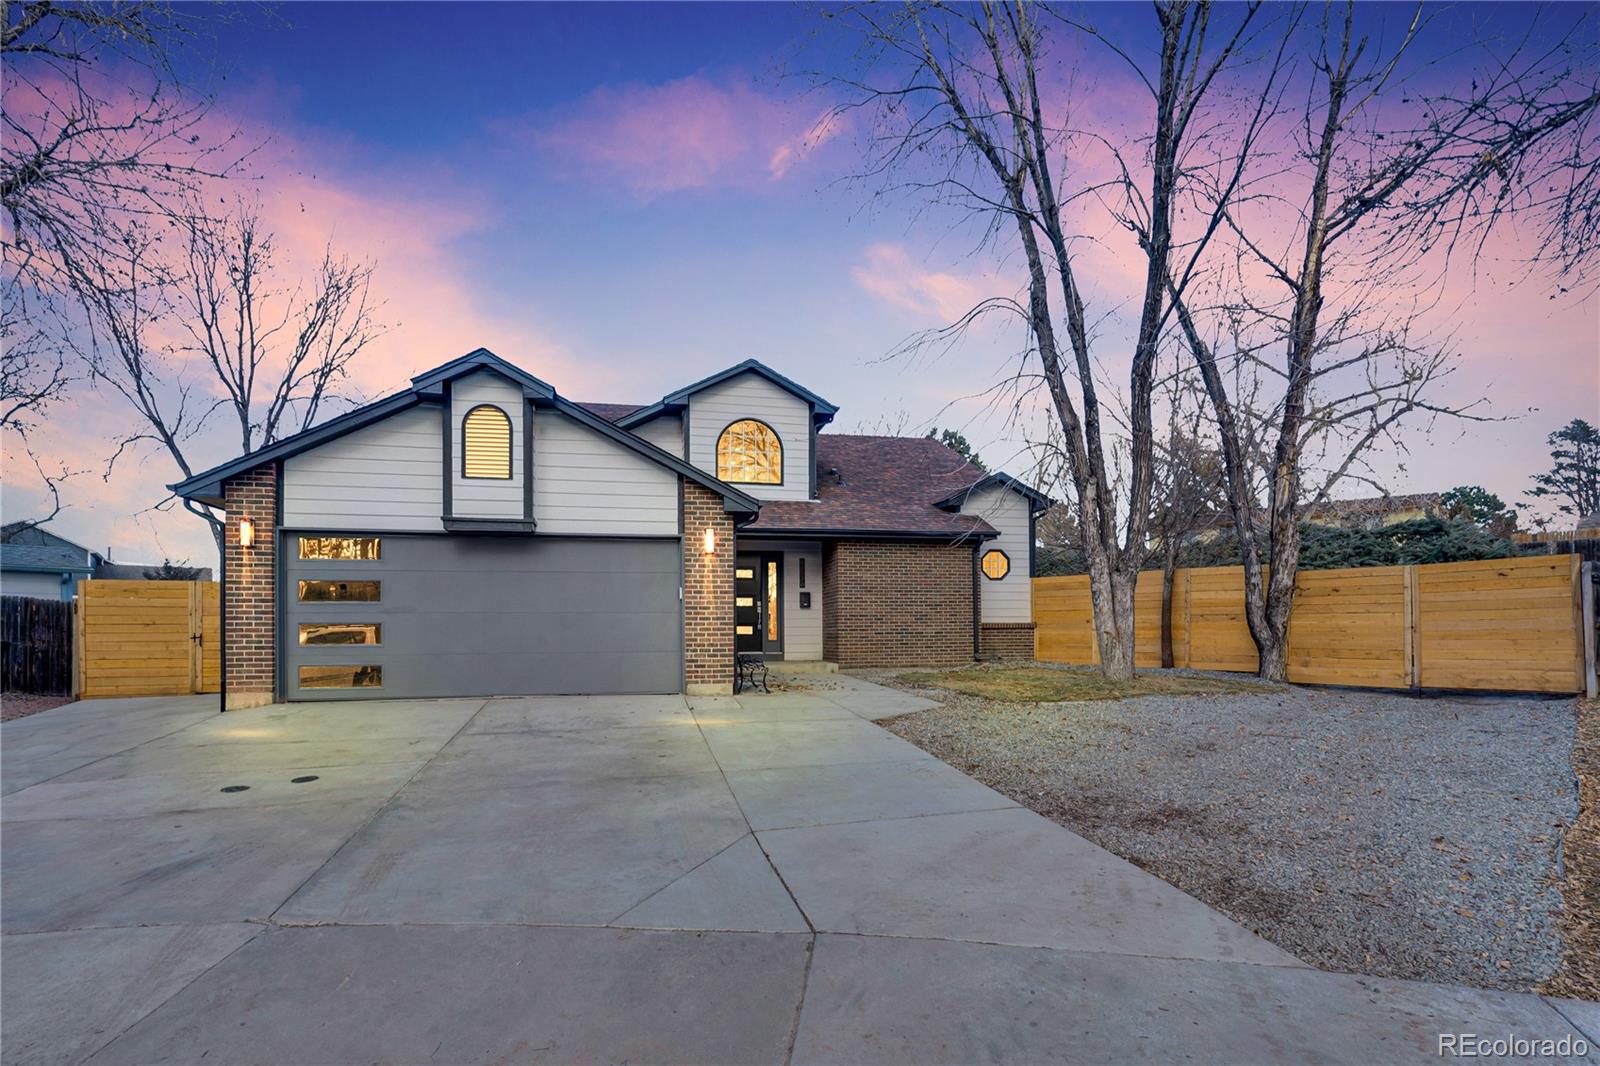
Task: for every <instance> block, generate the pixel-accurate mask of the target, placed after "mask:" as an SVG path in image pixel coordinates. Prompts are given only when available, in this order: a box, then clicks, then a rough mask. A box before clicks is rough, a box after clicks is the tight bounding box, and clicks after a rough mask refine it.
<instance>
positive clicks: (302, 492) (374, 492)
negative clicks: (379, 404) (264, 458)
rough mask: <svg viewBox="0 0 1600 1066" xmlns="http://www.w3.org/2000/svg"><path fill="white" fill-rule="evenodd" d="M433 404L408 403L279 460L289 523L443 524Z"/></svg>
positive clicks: (358, 526) (354, 526)
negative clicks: (379, 417) (384, 416)
mask: <svg viewBox="0 0 1600 1066" xmlns="http://www.w3.org/2000/svg"><path fill="white" fill-rule="evenodd" d="M442 417H443V416H442V414H441V409H440V408H439V407H438V406H433V405H430V406H420V407H411V408H408V409H406V410H404V411H401V412H399V413H398V414H394V415H390V416H389V417H388V418H385V419H383V420H382V421H381V422H374V423H373V424H372V425H370V426H366V427H363V428H362V429H358V430H355V431H354V432H352V433H347V434H345V435H344V436H342V437H339V438H337V439H335V440H331V441H329V442H328V443H326V444H323V445H321V446H319V447H317V448H313V449H312V450H311V451H308V452H304V453H302V454H300V455H295V456H291V457H290V458H288V459H286V460H284V463H283V524H284V525H285V526H286V527H288V528H290V529H351V530H368V529H370V530H415V531H420V532H427V531H436V530H439V529H442V528H444V527H443V523H441V522H440V515H442V514H443V513H444V477H443V469H442V464H443V461H444V456H443V450H444V449H443V438H442V437H441V435H440V426H439V422H440V419H441V418H442Z"/></svg>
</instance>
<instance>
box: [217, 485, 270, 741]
mask: <svg viewBox="0 0 1600 1066" xmlns="http://www.w3.org/2000/svg"><path fill="white" fill-rule="evenodd" d="M222 491H223V495H224V497H225V498H226V500H227V521H228V526H227V530H226V532H225V534H224V539H223V545H224V553H225V557H224V562H223V569H222V574H223V590H222V592H223V607H224V611H225V613H226V618H225V620H224V623H223V625H224V633H223V652H224V655H225V657H226V662H225V665H224V673H225V674H226V678H225V681H224V684H225V685H226V686H227V697H226V702H225V704H224V706H225V707H226V708H227V709H228V710H230V711H233V710H238V709H240V708H243V707H260V706H263V705H264V704H268V703H271V702H272V701H273V698H274V688H275V686H276V682H277V671H278V633H277V590H278V584H277V566H276V563H277V549H278V529H277V514H278V468H277V464H276V463H267V464H266V465H264V466H258V467H256V468H255V469H254V470H249V471H246V472H245V473H243V474H240V475H238V476H237V477H232V478H229V479H228V480H227V481H226V482H224V483H223V486H222ZM241 518H249V519H250V521H251V522H252V523H254V525H255V541H254V543H253V544H251V545H250V547H248V548H246V547H244V546H243V545H241V544H240V543H239V519H241Z"/></svg>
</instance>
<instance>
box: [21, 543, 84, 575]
mask: <svg viewBox="0 0 1600 1066" xmlns="http://www.w3.org/2000/svg"><path fill="white" fill-rule="evenodd" d="M91 569H93V568H92V567H91V566H90V565H89V553H88V552H87V551H86V550H84V549H83V548H71V547H62V546H60V545H58V544H17V543H10V544H0V570H32V571H35V572H40V573H56V572H60V573H66V572H68V571H73V572H76V573H83V574H87V573H89V571H90V570H91Z"/></svg>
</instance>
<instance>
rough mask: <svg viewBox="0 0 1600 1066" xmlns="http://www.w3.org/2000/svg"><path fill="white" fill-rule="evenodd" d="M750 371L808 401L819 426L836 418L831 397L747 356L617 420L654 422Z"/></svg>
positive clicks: (629, 423) (626, 425) (628, 423)
mask: <svg viewBox="0 0 1600 1066" xmlns="http://www.w3.org/2000/svg"><path fill="white" fill-rule="evenodd" d="M746 373H749V374H757V375H759V376H761V377H763V378H766V379H767V380H768V381H770V382H772V383H773V384H774V385H776V386H778V388H780V389H783V390H784V391H785V392H787V393H789V394H791V395H792V396H795V397H797V398H798V399H801V400H804V401H805V402H806V403H807V404H809V405H810V407H811V419H812V421H813V422H814V423H815V424H816V425H819V426H825V425H827V424H828V423H829V422H832V421H833V416H834V415H836V414H838V413H839V408H837V407H835V406H834V405H833V404H831V403H829V402H828V401H827V400H824V399H823V398H822V397H821V396H818V395H817V394H816V393H814V392H812V391H811V390H810V389H808V388H806V387H805V386H804V385H800V384H797V383H796V382H794V381H791V380H790V379H789V378H786V377H784V376H783V375H782V374H780V373H778V372H777V371H776V370H774V369H772V368H771V367H770V366H767V365H766V364H765V363H763V362H761V361H760V360H758V359H746V360H745V361H744V362H742V363H735V364H734V365H733V366H730V367H728V368H727V369H726V370H719V371H717V372H716V373H715V374H712V375H711V376H710V377H706V378H701V379H700V380H699V381H696V382H694V383H693V384H691V385H685V386H684V387H683V388H681V389H678V390H676V391H675V392H669V393H667V394H666V395H665V396H663V397H661V399H659V400H657V401H656V402H655V403H652V404H646V405H645V406H643V407H639V408H635V409H634V410H633V411H631V412H629V413H627V414H624V415H620V416H618V417H617V418H616V423H617V425H619V426H621V427H623V428H624V429H632V428H633V427H634V426H637V425H640V424H641V423H644V422H648V421H650V419H652V418H655V417H656V416H657V415H662V414H667V413H669V412H673V411H679V410H682V409H683V408H684V407H685V406H686V405H687V404H688V402H689V397H690V396H692V395H694V394H695V393H697V392H700V391H702V390H703V389H709V388H710V387H711V386H713V385H718V384H721V383H722V382H724V381H727V380H728V379H729V378H733V377H737V376H738V375H740V374H746ZM591 406H594V407H623V406H626V405H625V404H593V405H591Z"/></svg>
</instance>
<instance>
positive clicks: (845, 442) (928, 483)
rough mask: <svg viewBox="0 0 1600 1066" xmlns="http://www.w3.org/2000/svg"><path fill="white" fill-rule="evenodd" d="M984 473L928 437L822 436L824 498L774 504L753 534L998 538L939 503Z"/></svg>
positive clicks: (820, 494)
mask: <svg viewBox="0 0 1600 1066" xmlns="http://www.w3.org/2000/svg"><path fill="white" fill-rule="evenodd" d="M983 477H984V472H983V471H982V470H981V469H979V468H978V467H976V466H973V465H972V464H971V463H969V462H967V461H966V460H965V459H963V458H962V457H961V456H960V455H958V454H956V453H955V452H953V451H951V450H950V449H949V448H946V447H945V446H944V445H943V444H940V443H939V442H938V441H936V440H928V439H927V438H925V437H864V436H852V435H849V434H843V433H820V434H818V435H817V499H816V500H814V501H804V500H767V501H765V502H763V503H762V505H761V514H760V515H759V516H758V517H757V518H756V520H755V521H754V522H752V523H751V524H750V525H748V526H745V527H743V531H744V532H749V533H796V534H798V533H844V532H866V533H875V534H879V535H883V534H895V533H901V534H907V535H910V536H949V537H960V536H963V535H965V534H972V533H976V534H987V535H991V536H992V535H993V534H994V533H995V529H994V527H993V526H991V525H989V523H987V522H985V521H984V520H983V519H981V518H979V517H977V516H975V515H959V514H951V513H950V512H948V511H942V510H940V509H939V508H937V507H935V506H934V504H935V503H937V502H938V501H939V500H942V499H945V498H946V497H948V496H952V495H954V494H955V493H957V492H959V491H961V490H962V489H964V488H966V487H968V486H969V485H971V484H973V483H974V482H976V481H979V480H981V479H982V478H983Z"/></svg>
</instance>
